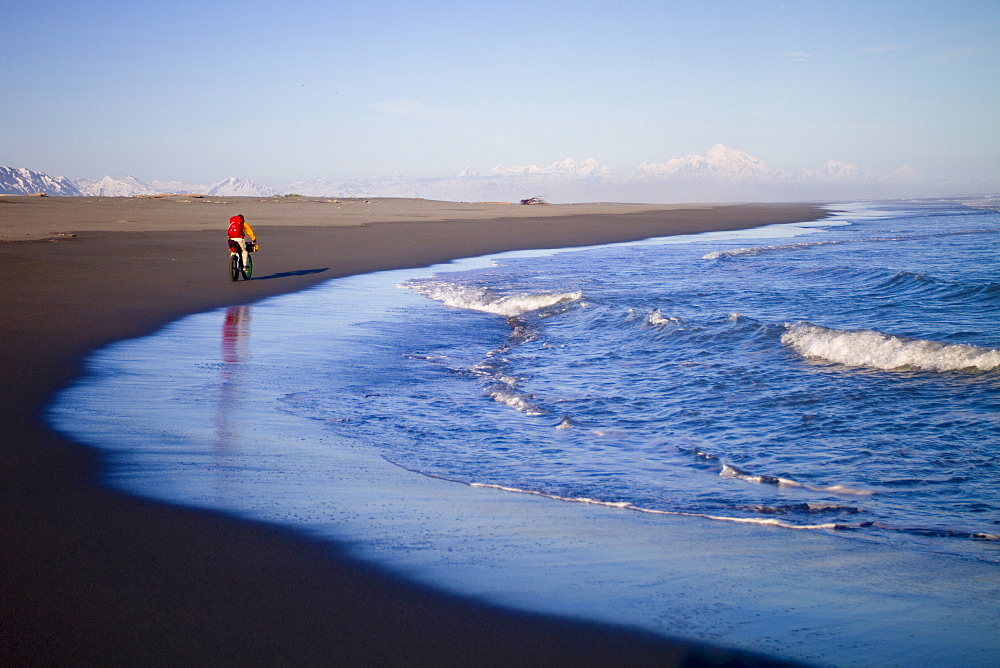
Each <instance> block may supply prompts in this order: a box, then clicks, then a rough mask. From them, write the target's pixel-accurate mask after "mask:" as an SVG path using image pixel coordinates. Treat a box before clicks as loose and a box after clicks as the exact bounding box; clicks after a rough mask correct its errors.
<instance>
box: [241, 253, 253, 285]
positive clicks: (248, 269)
mask: <svg viewBox="0 0 1000 668" xmlns="http://www.w3.org/2000/svg"><path fill="white" fill-rule="evenodd" d="M252 275H253V258H252V257H251V256H250V254H249V253H247V261H246V264H244V265H243V280H244V281H249V280H250V276H252Z"/></svg>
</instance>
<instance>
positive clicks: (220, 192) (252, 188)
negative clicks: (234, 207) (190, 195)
mask: <svg viewBox="0 0 1000 668" xmlns="http://www.w3.org/2000/svg"><path fill="white" fill-rule="evenodd" d="M207 194H208V195H213V196H224V197H272V196H274V195H278V194H280V193H278V191H277V190H275V189H274V188H272V187H270V186H264V185H261V184H259V183H256V182H254V181H251V180H249V179H240V178H237V177H235V176H230V177H229V178H228V179H225V180H223V181H219V182H218V183H216V184H215V185H213V186H211V187H210V188H209V189H208V193H207Z"/></svg>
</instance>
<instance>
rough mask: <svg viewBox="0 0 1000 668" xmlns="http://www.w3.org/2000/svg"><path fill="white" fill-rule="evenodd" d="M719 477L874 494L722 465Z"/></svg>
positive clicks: (854, 488)
mask: <svg viewBox="0 0 1000 668" xmlns="http://www.w3.org/2000/svg"><path fill="white" fill-rule="evenodd" d="M719 475H720V476H722V477H723V478H737V479H739V480H745V481H746V482H752V483H755V484H758V485H774V486H776V487H794V488H799V489H808V490H809V491H812V492H830V493H832V494H840V495H846V496H871V495H873V494H875V492H874V491H873V490H870V489H861V488H857V487H848V486H847V485H839V484H838V485H830V486H828V487H820V486H816V485H807V484H806V483H804V482H798V481H797V480H791V479H789V478H779V477H777V476H771V475H762V474H759V473H749V472H747V471H743V470H742V469H738V468H736V467H735V466H731V465H729V464H723V465H722V470H721V471H720V472H719Z"/></svg>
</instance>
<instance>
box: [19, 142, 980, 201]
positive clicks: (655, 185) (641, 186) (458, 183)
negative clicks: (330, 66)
mask: <svg viewBox="0 0 1000 668" xmlns="http://www.w3.org/2000/svg"><path fill="white" fill-rule="evenodd" d="M998 187H1000V183H997V182H996V180H995V179H994V180H992V181H990V180H987V179H983V180H982V182H981V183H979V184H969V183H967V182H965V183H958V182H948V181H947V180H943V179H929V178H926V177H924V176H922V175H920V174H919V173H917V172H916V170H914V169H912V168H911V167H909V166H905V165H904V166H903V167H900V168H899V169H896V170H894V171H892V172H890V173H888V174H880V173H877V172H875V171H874V170H870V169H864V168H861V167H858V166H856V165H851V164H847V163H842V162H835V161H830V162H827V163H826V164H825V165H823V166H822V167H821V168H820V169H817V170H809V171H803V172H801V173H798V174H790V173H788V172H784V171H782V170H779V169H774V168H771V167H769V166H768V165H767V164H765V163H764V162H763V161H762V160H760V159H759V158H756V157H754V156H751V155H749V154H747V153H745V152H743V151H739V150H736V149H733V148H730V147H728V146H724V145H722V144H717V145H715V146H713V147H712V148H710V149H709V150H708V151H707V153H706V154H705V155H688V156H685V157H682V158H670V159H668V160H665V161H664V162H643V163H642V164H640V165H639V166H638V167H636V168H635V169H634V170H632V171H631V172H627V173H618V174H616V173H614V172H613V171H612V170H610V169H608V168H607V167H604V166H602V165H600V164H599V163H598V162H597V161H596V160H594V159H593V158H588V159H586V160H583V161H580V162H578V161H576V160H574V159H573V158H566V159H565V160H561V161H558V162H554V163H552V164H550V165H547V166H538V165H526V166H504V165H497V166H496V167H494V168H493V169H491V170H490V171H489V172H486V173H479V172H477V171H476V170H475V169H472V168H466V169H464V170H462V171H461V172H460V173H459V174H457V175H456V176H454V177H448V178H408V177H406V176H404V175H401V174H394V175H392V176H389V177H384V178H374V179H352V180H340V181H326V180H320V179H313V180H306V181H296V182H291V183H278V184H273V185H265V184H261V183H258V182H255V181H251V180H249V179H243V178H237V177H229V178H227V179H223V180H222V181H218V182H216V183H212V184H199V183H186V182H181V181H150V182H148V183H146V182H142V181H140V180H138V179H137V178H135V177H134V176H126V177H124V178H120V179H117V178H113V177H111V176H105V177H104V178H102V179H100V180H94V179H78V180H75V181H73V180H70V179H67V178H65V177H61V176H60V177H53V176H49V175H47V174H44V173H42V172H36V171H32V170H30V169H25V168H17V169H15V168H12V167H0V194H20V195H30V194H38V193H46V194H49V195H63V196H102V197H133V196H138V195H155V194H162V193H201V194H205V195H211V196H223V197H237V196H248V197H271V196H275V195H286V194H292V195H303V196H309V197H422V198H425V199H438V200H452V201H508V202H510V201H518V200H520V199H523V198H525V197H531V196H541V197H544V198H546V199H547V200H548V201H552V202H584V201H587V202H594V201H633V202H664V203H669V202H692V201H748V200H756V201H764V200H767V201H789V200H843V199H877V198H898V197H915V196H933V195H948V194H963V193H968V192H971V191H972V190H971V189H981V191H984V192H985V191H992V190H996V189H997V188H998Z"/></svg>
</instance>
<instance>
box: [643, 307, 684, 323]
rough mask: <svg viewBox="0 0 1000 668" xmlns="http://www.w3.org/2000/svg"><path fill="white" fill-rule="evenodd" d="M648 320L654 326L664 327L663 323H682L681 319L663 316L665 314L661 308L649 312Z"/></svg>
mask: <svg viewBox="0 0 1000 668" xmlns="http://www.w3.org/2000/svg"><path fill="white" fill-rule="evenodd" d="M647 322H649V324H650V325H653V326H654V327H662V326H663V325H669V324H674V325H679V324H681V319H680V318H675V317H670V318H665V317H663V314H662V313H660V310H659V309H656V310H655V311H653V312H652V313H650V314H649V316H648V318H647Z"/></svg>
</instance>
